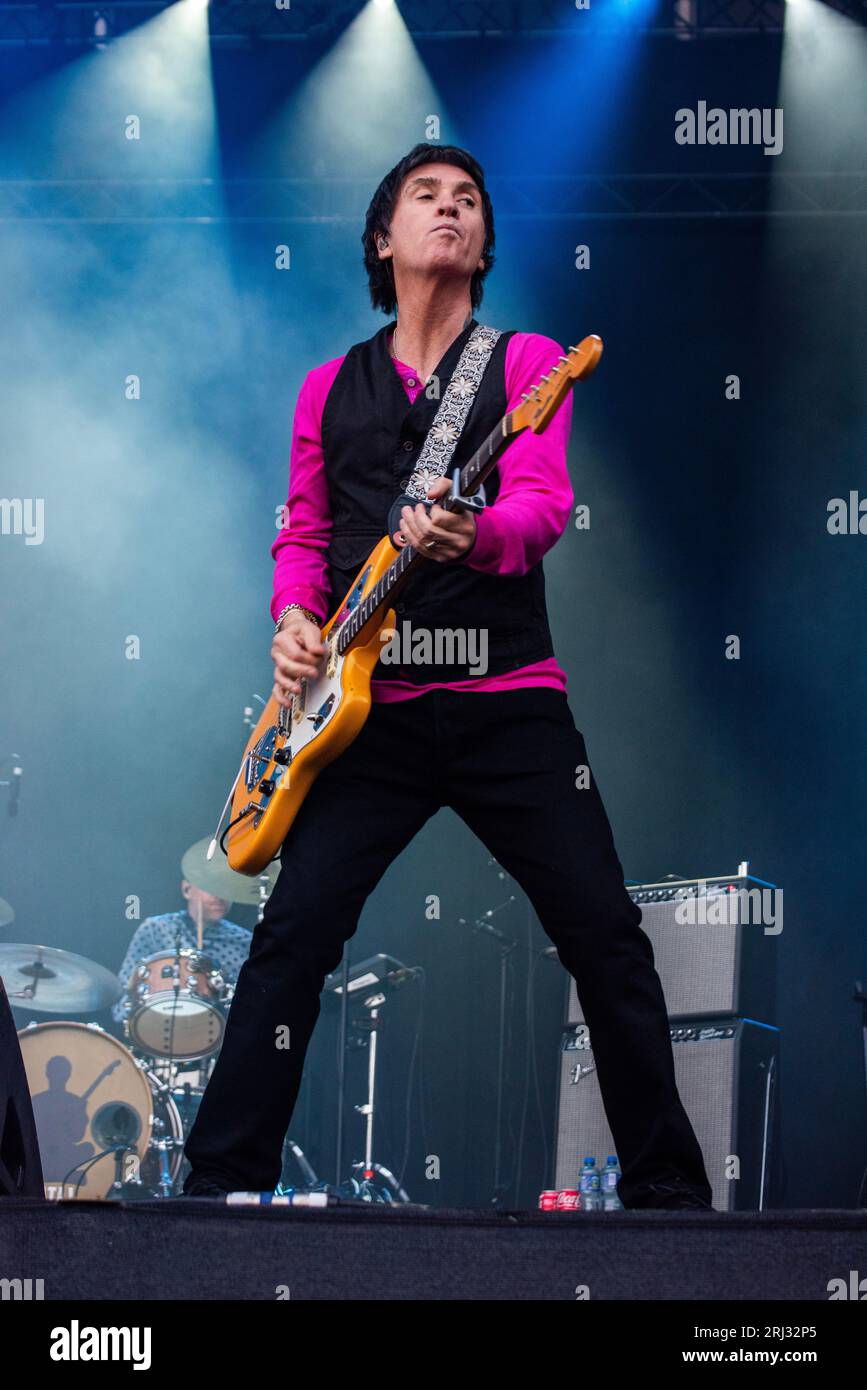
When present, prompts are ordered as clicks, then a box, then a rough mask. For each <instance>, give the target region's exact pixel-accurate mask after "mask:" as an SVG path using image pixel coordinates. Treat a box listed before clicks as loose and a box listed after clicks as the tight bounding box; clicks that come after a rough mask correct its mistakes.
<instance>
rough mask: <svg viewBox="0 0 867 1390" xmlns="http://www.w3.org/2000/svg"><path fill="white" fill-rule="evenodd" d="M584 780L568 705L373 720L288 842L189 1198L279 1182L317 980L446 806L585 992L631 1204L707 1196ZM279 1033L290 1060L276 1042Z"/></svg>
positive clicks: (533, 703) (646, 976) (390, 708)
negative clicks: (523, 898) (510, 884)
mask: <svg viewBox="0 0 867 1390" xmlns="http://www.w3.org/2000/svg"><path fill="white" fill-rule="evenodd" d="M582 766H589V763H588V757H587V750H586V747H585V743H584V738H583V736H582V734H581V733H580V732H579V731H578V730H577V729H576V727H575V723H574V720H573V718H572V714H571V711H570V709H569V705H568V702H567V699H566V696H565V694H563V692H562V691H557V690H551V689H547V688H524V689H520V690H513V691H498V692H496V693H488V694H482V693H474V692H473V693H466V692H463V693H462V692H459V691H449V690H442V689H440V690H433V691H429V692H428V693H426V694H424V695H420V696H416V697H414V698H413V699H411V700H407V701H400V702H397V703H395V704H374V705H373V706H372V709H371V712H370V715H369V717H368V720H367V722H366V724H365V725H364V727H363V729H362V730H361V733H360V734H359V735H358V737H357V738H356V740H355V742H354V743H352V744H351V745H350V746H349V748H348V749H347V750H346V751H345V752H344V753H343V754H342V756H341V757H339V758H338V759H337V760H336V761H335V762H333V763H331V764H330V765H329V766H328V767H327V768H326V769H325V770H324V771H323V772H322V774H321V775H320V776H319V778H318V779H317V781H316V782H315V783H314V785H313V787H312V789H311V791H310V793H309V795H308V797H307V800H306V802H305V804H304V805H303V806H302V808H301V811H300V812H299V815H298V817H297V819H296V821H295V824H294V826H293V827H292V830H291V831H290V833H289V835H288V836H287V838H286V841H285V843H284V845H283V849H282V853H281V865H282V867H281V871H280V874H279V876H278V879H277V882H276V884H275V887H274V891H273V893H272V894H271V897H270V899H269V900H268V903H267V905H266V908H265V911H264V915H263V918H262V921H261V922H260V923H259V925H258V926H257V927H256V929H255V931H254V933H253V940H252V943H251V948H250V955H249V958H248V959H247V961H245V963H244V965H243V967H242V969H241V972H240V975H239V977H238V982H237V988H236V993H235V997H234V1001H233V1003H232V1007H231V1009H230V1012H229V1020H228V1025H227V1029H226V1034H225V1038H224V1040H223V1046H222V1048H221V1051H220V1054H219V1057H218V1058H217V1063H216V1066H215V1068H214V1072H213V1074H212V1076H211V1079H210V1082H209V1083H208V1086H207V1089H206V1091H205V1095H204V1097H203V1098H202V1102H201V1105H200V1107H199V1111H198V1115H197V1117H196V1121H195V1124H194V1125H193V1128H192V1130H191V1132H190V1135H189V1138H188V1141H187V1144H186V1150H185V1152H186V1156H187V1158H188V1159H189V1161H190V1164H191V1165H192V1171H191V1173H190V1175H189V1176H188V1178H187V1184H186V1185H187V1186H188V1185H189V1184H190V1182H191V1181H192V1180H193V1178H195V1177H209V1178H211V1179H212V1180H213V1181H215V1182H219V1183H220V1184H222V1185H223V1186H225V1187H228V1188H234V1189H248V1190H252V1191H265V1190H269V1189H273V1188H274V1187H275V1186H276V1184H277V1182H278V1180H279V1177H280V1165H281V1151H282V1144H283V1138H284V1135H285V1134H286V1130H287V1128H288V1126H289V1121H290V1119H291V1116H292V1111H293V1108H294V1105H295V1101H296V1098H297V1095H298V1090H299V1087H300V1085H301V1075H302V1068H303V1065H304V1057H305V1053H306V1050H307V1045H308V1042H309V1039H310V1035H311V1033H312V1032H313V1027H314V1025H315V1023H316V1020H317V1017H318V1015H319V1008H320V1003H319V996H320V992H321V990H322V984H323V981H324V979H325V976H326V975H327V974H328V973H329V972H330V971H332V970H335V969H336V968H337V966H338V965H339V963H340V960H341V958H342V955H343V947H344V943H345V942H346V941H347V940H348V939H349V938H350V937H351V936H352V934H353V933H354V931H355V929H356V926H357V924H358V919H359V916H360V913H361V909H362V907H363V906H364V903H365V900H366V899H367V897H368V896H369V894H370V893H371V891H372V890H373V888H374V887H375V886H376V884H377V883H378V882H379V880H380V878H381V877H382V875H383V874H384V873H385V870H386V869H387V868H388V866H389V864H391V863H392V861H393V860H394V859H395V858H396V857H397V855H398V854H399V853H400V851H401V850H402V849H404V847H405V846H406V845H407V844H408V843H409V841H410V840H411V839H412V838H413V836H414V835H416V833H417V832H418V831H419V830H420V829H421V827H422V826H423V825H424V824H425V822H426V821H427V820H429V818H430V817H431V816H432V815H433V814H434V813H435V812H436V811H437V810H439V808H440V807H441V806H450V807H452V808H453V809H454V810H455V811H456V812H457V814H458V815H459V816H460V817H461V818H462V819H463V820H464V821H465V822H466V824H467V825H468V826H469V827H470V829H471V830H472V831H474V832H475V834H476V835H478V837H479V839H480V840H481V841H482V842H483V843H484V844H485V845H486V846H487V848H488V850H489V851H490V852H491V854H492V855H493V856H494V858H495V859H496V860H497V861H498V863H499V864H500V865H501V866H502V867H503V869H505V870H506V872H507V873H509V874H511V875H512V876H513V877H514V878H515V879H516V880H517V882H518V883H519V884H520V885H521V887H522V888H523V890H524V891H525V893H526V894H527V896H528V898H529V899H530V901H531V903H532V905H533V908H534V909H535V912H536V914H537V916H538V917H539V920H540V922H541V923H542V926H543V927H544V929H545V931H546V932H547V934H548V936H549V937H550V938H551V940H552V941H553V942H554V944H555V946H556V947H557V952H558V955H559V957H560V960H561V961H562V963H563V965H564V966H565V967H566V969H567V970H568V971H569V973H570V974H571V975H572V976H573V978H574V980H575V983H576V987H577V991H578V997H579V999H580V1001H581V1004H582V1007H583V1010H584V1018H585V1020H586V1022H587V1024H588V1025H589V1029H590V1041H591V1044H592V1047H593V1054H594V1060H595V1062H596V1067H597V1074H598V1078H599V1083H600V1088H601V1093H602V1099H603V1102H604V1106H605V1112H606V1115H607V1118H608V1122H609V1124H610V1127H611V1132H612V1135H613V1136H614V1144H615V1149H616V1152H617V1155H618V1157H619V1160H620V1165H621V1171H622V1178H621V1181H620V1184H619V1195H620V1198H621V1201H622V1202H623V1204H624V1206H627V1207H629V1206H632V1205H636V1206H640V1205H642V1198H643V1197H644V1196H646V1195H647V1189H648V1184H650V1183H652V1182H659V1181H667V1180H670V1179H671V1178H672V1177H678V1176H679V1177H681V1178H682V1179H684V1180H685V1181H686V1182H688V1183H689V1184H690V1185H691V1186H693V1187H695V1188H696V1189H698V1190H699V1191H700V1192H701V1193H702V1195H703V1196H704V1197H706V1199H707V1200H708V1201H710V1200H711V1190H710V1184H709V1183H708V1180H707V1174H706V1172H705V1167H704V1161H703V1158H702V1153H701V1149H700V1147H699V1144H698V1142H697V1140H696V1137H695V1134H694V1132H693V1129H692V1126H691V1124H690V1122H689V1119H688V1117H687V1115H686V1112H685V1110H684V1108H683V1105H682V1104H681V1101H680V1098H679V1096H678V1092H677V1087H676V1084H675V1077H674V1060H673V1056H672V1047H671V1039H670V1037H669V1031H668V1020H667V1016H666V1009H665V1001H664V999H663V993H662V987H661V985H660V982H659V976H658V975H657V973H656V970H655V969H654V964H653V949H652V946H651V943H650V940H649V938H648V937H647V935H646V933H645V932H643V931H642V930H641V926H640V922H641V909H640V908H639V907H637V906H636V905H635V904H634V903H633V902H632V900H631V899H630V897H629V895H628V894H627V892H626V889H625V887H624V882H623V870H622V868H621V865H620V862H619V860H618V858H617V854H616V851H615V848H614V841H613V838H612V834H611V827H610V825H609V822H608V817H607V815H606V813H605V809H604V807H603V804H602V800H601V797H600V795H599V791H598V789H597V787H596V783H595V779H594V778H593V776H592V773H591V775H590V785H589V786H587V787H583V788H581V787H578V786H576V780H577V775H578V774H577V772H576V769H579V768H580V767H582ZM434 889H435V885H434ZM286 1030H288V1042H289V1046H288V1047H286V1046H281V1045H278V1042H279V1041H282V1042H283V1043H285V1042H286V1040H287V1033H286Z"/></svg>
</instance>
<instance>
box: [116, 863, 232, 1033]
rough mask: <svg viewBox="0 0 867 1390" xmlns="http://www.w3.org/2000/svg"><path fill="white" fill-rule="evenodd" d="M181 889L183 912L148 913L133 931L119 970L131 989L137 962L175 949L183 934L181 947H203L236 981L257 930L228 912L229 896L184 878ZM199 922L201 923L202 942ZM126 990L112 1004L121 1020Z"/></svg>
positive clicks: (218, 966) (125, 983) (224, 975)
mask: <svg viewBox="0 0 867 1390" xmlns="http://www.w3.org/2000/svg"><path fill="white" fill-rule="evenodd" d="M181 893H182V894H183V896H184V897H185V898H186V900H187V906H186V908H185V909H184V910H182V911H181V912H163V913H161V914H160V915H159V916H158V917H146V918H145V920H144V921H143V922H141V923H140V924H139V925H138V927H136V929H135V931H134V932H133V934H132V938H131V940H130V943H129V947H128V948H127V953H126V955H125V956H124V958H123V963H122V964H121V967H120V969H119V970H118V972H117V973H118V978H119V979H120V982H121V984H122V985H123V987H124V990H126V989H127V987H128V985H129V980H130V976H131V975H132V972H133V971H134V970H135V968H136V966H137V965H139V964H140V963H141V961H143V960H145V959H146V958H147V957H148V956H155V955H157V954H158V953H160V952H162V951H174V949H175V945H176V942H177V940H178V938H180V946H181V949H182V950H183V949H188V950H191V951H199V950H200V951H202V952H203V954H204V955H206V956H208V957H209V958H210V960H211V961H212V962H213V964H214V968H215V969H217V970H219V971H220V973H221V974H222V975H223V977H224V979H225V980H226V982H227V983H228V984H234V983H235V981H236V980H237V978H238V972H239V971H240V969H241V966H242V965H243V964H244V961H245V960H246V959H247V955H248V953H249V950H250V942H251V940H252V937H253V933H252V932H251V931H250V930H249V929H248V928H247V927H239V926H238V925H237V923H235V922H230V921H228V920H227V918H226V915H225V914H226V913H227V912H228V910H229V908H230V907H231V906H232V904H231V902H230V901H229V900H228V899H227V898H218V897H215V895H214V894H213V893H207V892H206V891H205V890H204V889H203V888H194V887H193V885H192V883H189V882H188V880H187V879H185V878H182V879H181ZM197 923H201V943H200V941H199V931H198V927H197ZM126 998H127V996H126V994H122V995H121V997H120V998H119V999H118V1001H117V1003H116V1004H114V1005H113V1006H112V1010H111V1014H112V1018H114V1019H115V1021H116V1022H118V1023H120V1022H121V1021H122V1019H123V1016H124V1003H125V1002H126Z"/></svg>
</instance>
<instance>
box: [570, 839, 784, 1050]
mask: <svg viewBox="0 0 867 1390" xmlns="http://www.w3.org/2000/svg"><path fill="white" fill-rule="evenodd" d="M747 868H748V866H747V865H746V864H745V863H744V864H741V865H740V868H739V870H738V873H737V874H736V875H734V876H731V875H729V876H725V875H717V876H715V877H712V878H679V879H666V880H664V881H663V882H661V883H642V884H639V885H638V886H637V887H632V888H629V889H627V891H628V893H629V896H630V897H631V898H632V901H633V902H635V903H638V905H639V907H640V908H641V912H642V920H641V929H642V931H644V932H646V934H647V935H648V936H649V937H650V942H651V945H652V946H653V957H654V965H655V966H656V971H657V974H658V975H659V978H660V980H661V981H662V991H663V994H664V995H665V1004H666V1012H667V1014H668V1016H669V1018H713V1017H715V1016H716V1017H720V1018H723V1017H746V1018H756V1019H760V1020H761V1021H762V1022H763V1023H773V1022H774V1021H775V1017H776V972H777V951H776V943H777V940H778V938H779V935H780V932H781V930H782V926H783V915H782V914H783V907H782V904H783V892H782V889H780V888H777V887H776V886H775V885H774V884H770V883H765V882H764V880H762V879H758V878H754V877H753V876H752V875H751V874H749V873H748V872H747ZM583 1021H584V1014H583V1011H582V1009H581V1004H580V1001H579V999H578V992H577V990H576V988H575V981H574V980H573V979H571V977H570V979H569V991H568V1001H567V1006H566V1022H567V1024H569V1023H582V1022H583Z"/></svg>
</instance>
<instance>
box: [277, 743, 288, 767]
mask: <svg viewBox="0 0 867 1390" xmlns="http://www.w3.org/2000/svg"><path fill="white" fill-rule="evenodd" d="M274 761H275V763H279V764H280V766H281V767H288V766H289V764H290V763H291V761H292V749H291V748H289V747H288V745H287V746H286V747H283V748H278V749H277V750H276V752H275V754H274Z"/></svg>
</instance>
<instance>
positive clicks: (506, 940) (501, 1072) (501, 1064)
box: [458, 893, 518, 1207]
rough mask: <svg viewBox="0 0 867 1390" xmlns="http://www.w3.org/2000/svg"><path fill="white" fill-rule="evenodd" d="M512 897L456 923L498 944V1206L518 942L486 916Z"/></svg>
mask: <svg viewBox="0 0 867 1390" xmlns="http://www.w3.org/2000/svg"><path fill="white" fill-rule="evenodd" d="M514 901H515V895H514V893H513V894H511V896H510V897H509V898H508V899H507V900H506V902H504V903H501V904H500V906H499V907H496V908H488V910H487V912H485V914H484V916H483V917H477V918H476V919H475V921H473V922H468V921H467V920H466V918H464V917H459V918H458V925H459V926H461V927H470V928H471V929H472V930H473V931H476V932H482V933H484V935H485V936H488V937H491V938H492V939H493V940H494V942H495V943H496V945H497V949H498V951H499V953H500V1004H499V1029H498V1040H497V1119H496V1130H495V1139H494V1191H493V1195H492V1197H491V1206H492V1207H499V1206H500V1205H501V1203H502V1198H503V1195H504V1193H505V1191H506V1188H504V1187H503V1182H502V1178H501V1176H500V1170H501V1167H502V1161H503V1091H504V1088H505V1066H506V979H507V974H508V965H509V957H510V955H511V954H512V952H513V951H514V950H516V948H517V946H518V942H517V941H514V940H513V939H512V938H511V937H508V936H506V935H505V934H504V933H503V932H501V931H500V930H499V929H498V928H497V927H492V926H491V923H490V921H489V920H487V919H489V918H491V917H493V915H494V913H495V912H501V911H502V909H503V908H504V907H510V906H511V904H512V903H513V902H514Z"/></svg>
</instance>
